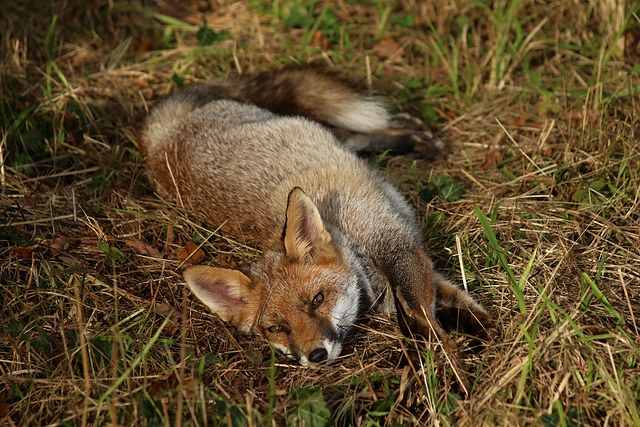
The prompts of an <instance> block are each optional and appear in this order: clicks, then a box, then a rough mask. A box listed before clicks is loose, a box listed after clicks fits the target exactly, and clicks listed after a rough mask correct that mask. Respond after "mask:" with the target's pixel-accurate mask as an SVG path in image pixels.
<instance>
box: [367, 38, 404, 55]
mask: <svg viewBox="0 0 640 427" xmlns="http://www.w3.org/2000/svg"><path fill="white" fill-rule="evenodd" d="M372 50H373V52H374V53H375V54H376V55H378V57H379V58H382V59H388V58H394V59H399V58H401V57H403V56H404V49H403V48H402V47H401V46H400V44H399V43H398V42H397V41H395V40H394V39H391V38H388V39H382V40H380V41H379V42H378V43H376V44H375V45H373V48H372Z"/></svg>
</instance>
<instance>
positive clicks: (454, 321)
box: [434, 274, 497, 341]
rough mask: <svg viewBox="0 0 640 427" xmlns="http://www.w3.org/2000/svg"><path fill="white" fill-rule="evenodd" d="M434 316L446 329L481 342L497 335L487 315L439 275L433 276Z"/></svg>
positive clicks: (466, 294) (469, 297) (471, 299)
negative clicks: (467, 335)
mask: <svg viewBox="0 0 640 427" xmlns="http://www.w3.org/2000/svg"><path fill="white" fill-rule="evenodd" d="M434 284H435V287H436V316H437V318H438V319H439V320H440V322H441V323H442V325H444V327H445V328H447V329H456V330H458V331H463V332H465V333H467V334H469V335H471V336H474V337H477V338H480V339H482V340H487V341H488V340H492V339H493V338H494V337H495V335H496V334H497V331H496V328H495V326H494V324H493V321H492V320H491V318H490V316H489V313H487V311H486V310H485V309H484V308H482V306H481V305H480V304H478V303H477V302H475V301H474V300H473V298H471V296H470V295H469V294H468V293H466V292H464V291H463V290H462V289H460V288H458V287H457V286H455V285H454V284H452V283H451V282H449V281H448V280H447V279H445V278H444V277H443V276H441V275H440V274H435V275H434Z"/></svg>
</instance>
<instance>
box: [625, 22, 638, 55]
mask: <svg viewBox="0 0 640 427" xmlns="http://www.w3.org/2000/svg"><path fill="white" fill-rule="evenodd" d="M624 54H625V56H626V57H627V58H629V59H630V60H631V61H632V62H633V63H638V62H640V30H639V29H637V28H636V29H635V30H627V31H626V32H625V33H624Z"/></svg>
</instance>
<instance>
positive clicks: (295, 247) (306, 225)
mask: <svg viewBox="0 0 640 427" xmlns="http://www.w3.org/2000/svg"><path fill="white" fill-rule="evenodd" d="M284 248H285V252H286V254H287V256H288V257H289V258H292V259H295V260H298V261H300V262H314V261H316V260H318V258H320V257H322V256H330V255H334V251H333V246H332V244H331V235H330V234H329V233H328V232H327V229H326V228H325V226H324V223H323V222H322V218H321V217H320V212H318V208H317V207H316V205H315V204H314V203H313V201H312V200H311V198H309V196H307V194H306V193H305V192H304V191H302V189H301V188H300V187H295V188H294V189H293V190H291V192H290V193H289V202H288V205H287V224H286V225H285V231H284Z"/></svg>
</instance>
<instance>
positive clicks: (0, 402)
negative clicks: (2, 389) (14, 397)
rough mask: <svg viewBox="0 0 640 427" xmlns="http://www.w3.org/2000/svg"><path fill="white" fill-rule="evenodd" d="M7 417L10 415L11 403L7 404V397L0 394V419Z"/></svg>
mask: <svg viewBox="0 0 640 427" xmlns="http://www.w3.org/2000/svg"><path fill="white" fill-rule="evenodd" d="M7 415H9V402H7V396H5V395H4V394H0V418H4V417H6V416H7Z"/></svg>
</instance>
